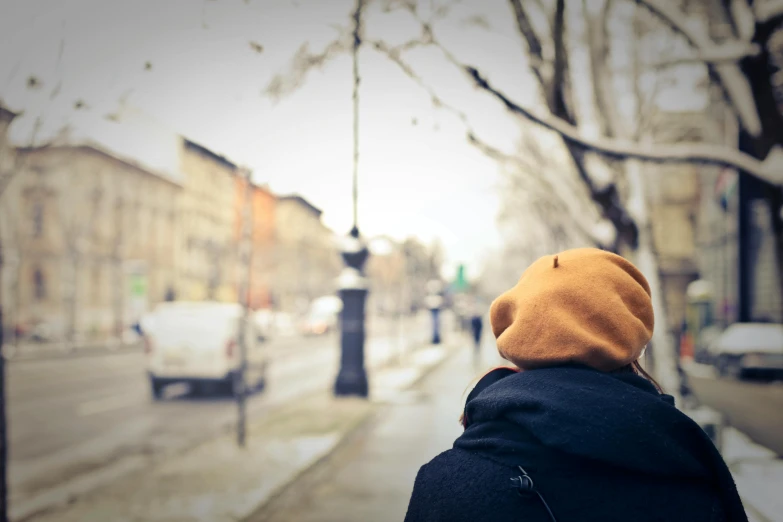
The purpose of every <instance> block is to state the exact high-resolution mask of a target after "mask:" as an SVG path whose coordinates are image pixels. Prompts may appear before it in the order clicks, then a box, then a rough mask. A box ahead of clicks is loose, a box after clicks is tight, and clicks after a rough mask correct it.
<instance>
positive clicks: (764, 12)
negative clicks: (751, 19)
mask: <svg viewBox="0 0 783 522" xmlns="http://www.w3.org/2000/svg"><path fill="white" fill-rule="evenodd" d="M753 9H754V11H755V13H754V14H755V15H756V22H759V23H762V24H763V23H767V22H770V21H772V20H774V19H775V18H780V17H783V0H766V1H765V2H754V5H753Z"/></svg>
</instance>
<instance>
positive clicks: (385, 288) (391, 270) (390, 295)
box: [366, 236, 411, 316]
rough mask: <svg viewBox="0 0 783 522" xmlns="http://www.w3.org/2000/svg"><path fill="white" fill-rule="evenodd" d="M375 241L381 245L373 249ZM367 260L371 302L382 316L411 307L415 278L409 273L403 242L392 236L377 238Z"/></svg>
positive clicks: (374, 309) (374, 240)
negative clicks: (413, 279) (412, 284)
mask: <svg viewBox="0 0 783 522" xmlns="http://www.w3.org/2000/svg"><path fill="white" fill-rule="evenodd" d="M373 244H375V245H379V246H377V247H376V248H373ZM370 251H371V255H370V258H369V260H368V262H367V267H366V271H367V276H368V277H369V279H370V305H371V308H372V312H373V313H376V314H378V315H382V316H383V315H393V314H397V313H400V312H403V311H404V310H405V309H406V308H408V309H409V308H410V294H411V281H410V280H409V279H408V277H407V274H406V268H407V267H406V264H405V251H404V250H403V245H402V244H400V243H398V242H396V241H394V240H393V239H391V238H389V237H385V236H382V237H377V238H374V239H373V241H372V242H371V246H370Z"/></svg>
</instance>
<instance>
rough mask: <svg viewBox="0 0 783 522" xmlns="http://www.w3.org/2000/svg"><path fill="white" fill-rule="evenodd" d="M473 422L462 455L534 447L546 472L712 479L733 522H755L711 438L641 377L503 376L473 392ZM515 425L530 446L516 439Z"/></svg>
mask: <svg viewBox="0 0 783 522" xmlns="http://www.w3.org/2000/svg"><path fill="white" fill-rule="evenodd" d="M465 420H466V426H467V428H466V430H465V433H464V434H463V435H462V436H461V437H460V438H459V439H457V441H456V442H455V444H454V446H455V447H457V448H462V449H465V450H468V451H479V452H482V453H485V454H490V455H494V456H495V457H497V458H500V459H502V460H509V459H510V460H511V461H513V456H514V454H515V453H516V454H518V453H520V452H521V451H522V450H523V447H524V446H525V445H528V446H529V445H530V444H531V443H534V444H535V446H536V447H538V448H541V451H538V452H534V453H538V454H539V455H540V458H541V459H542V460H541V462H542V465H544V463H545V465H547V466H555V467H557V466H558V465H560V464H562V465H564V466H567V460H568V458H569V456H572V457H577V458H583V459H588V460H591V461H593V462H596V463H597V464H600V465H609V466H613V467H617V468H620V469H626V470H629V471H632V472H636V473H642V474H645V475H651V476H659V477H664V478H665V477H676V478H691V479H696V480H705V481H708V482H709V483H712V484H713V485H714V488H715V490H716V491H717V492H718V494H719V495H720V498H721V500H722V502H723V504H724V509H725V512H726V515H727V517H728V520H729V521H730V522H735V521H737V522H747V516H746V515H745V510H744V508H743V506H742V501H741V500H740V497H739V494H738V493H737V489H736V486H735V484H734V480H733V478H732V476H731V473H730V472H729V469H728V468H727V466H726V464H725V462H724V461H723V458H722V457H721V455H720V453H719V452H718V450H717V449H716V448H715V445H714V444H713V443H712V441H711V440H710V439H709V437H708V436H707V434H706V433H705V432H704V431H703V430H702V429H701V427H699V425H698V424H696V423H695V422H694V421H693V420H692V419H690V418H689V417H688V416H686V415H685V414H683V413H682V412H681V411H679V410H678V409H677V408H675V407H674V401H673V399H672V398H671V397H670V396H668V395H662V394H660V393H658V391H657V390H656V389H655V387H654V386H653V385H652V384H651V383H650V382H649V381H647V380H646V379H644V378H642V377H640V376H638V375H635V374H633V373H621V374H608V373H603V372H599V371H596V370H592V369H589V368H586V367H581V366H563V367H556V368H546V369H539V370H528V371H524V372H519V373H517V372H515V371H512V370H509V369H498V370H495V371H493V372H490V373H489V374H487V375H486V376H485V377H484V378H483V379H482V380H481V381H480V382H479V383H478V384H477V386H476V387H475V388H474V390H473V391H472V392H471V394H470V396H469V397H468V400H467V403H466V407H465ZM509 424H511V425H513V426H514V427H515V428H519V430H518V431H519V432H520V433H524V434H528V435H529V437H528V440H525V437H522V438H521V439H518V438H513V439H512V438H509V436H508V430H507V429H506V427H507V426H508V425H509ZM547 450H551V451H547ZM530 453H531V452H529V451H525V454H527V455H529V454H530ZM558 461H560V462H558Z"/></svg>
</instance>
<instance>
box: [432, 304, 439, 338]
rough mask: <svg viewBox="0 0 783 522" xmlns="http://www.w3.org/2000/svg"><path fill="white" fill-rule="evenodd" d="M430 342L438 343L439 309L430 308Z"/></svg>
mask: <svg viewBox="0 0 783 522" xmlns="http://www.w3.org/2000/svg"><path fill="white" fill-rule="evenodd" d="M432 344H440V310H438V309H434V310H432Z"/></svg>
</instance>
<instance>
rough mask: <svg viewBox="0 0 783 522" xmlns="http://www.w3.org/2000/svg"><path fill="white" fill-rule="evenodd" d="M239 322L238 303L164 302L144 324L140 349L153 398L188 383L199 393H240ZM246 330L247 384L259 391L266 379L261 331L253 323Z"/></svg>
mask: <svg viewBox="0 0 783 522" xmlns="http://www.w3.org/2000/svg"><path fill="white" fill-rule="evenodd" d="M242 322H243V311H242V307H241V306H239V305H238V304H231V303H215V302H167V303H162V304H160V305H158V307H156V309H155V310H154V311H153V313H152V314H150V315H148V316H146V317H145V318H144V319H143V320H142V330H143V332H144V350H145V353H146V357H147V371H148V375H149V381H150V389H151V391H152V397H153V398H154V399H155V400H158V399H160V398H161V397H162V394H163V390H164V388H165V387H166V386H167V385H169V384H173V383H180V382H184V383H188V384H190V385H191V387H195V388H196V389H197V390H204V389H207V390H209V389H211V390H214V389H216V388H217V389H218V390H223V391H225V392H228V393H231V394H236V393H238V392H239V391H240V390H241V382H240V378H239V377H240V376H239V368H240V352H239V346H237V339H238V335H239V329H240V327H241V326H242ZM244 331H245V346H246V349H247V352H246V353H247V371H246V374H245V383H246V384H247V386H248V387H249V388H251V389H253V388H255V389H260V388H262V387H263V386H264V383H265V378H266V367H267V360H266V353H265V349H264V343H263V335H262V332H260V331H259V328H258V326H257V324H256V323H255V321H253V320H252V319H251V320H250V321H248V324H247V325H246V328H245V329H244Z"/></svg>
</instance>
